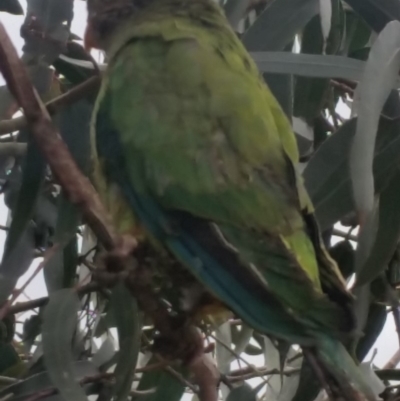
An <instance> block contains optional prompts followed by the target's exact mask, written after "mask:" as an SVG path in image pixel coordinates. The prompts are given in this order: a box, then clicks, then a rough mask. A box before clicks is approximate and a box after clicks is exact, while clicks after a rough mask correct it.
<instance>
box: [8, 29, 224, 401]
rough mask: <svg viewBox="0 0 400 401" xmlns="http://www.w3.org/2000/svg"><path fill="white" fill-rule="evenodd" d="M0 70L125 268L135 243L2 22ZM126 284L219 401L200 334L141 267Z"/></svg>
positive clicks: (209, 399) (210, 399) (41, 144)
mask: <svg viewBox="0 0 400 401" xmlns="http://www.w3.org/2000/svg"><path fill="white" fill-rule="evenodd" d="M0 70H1V72H2V73H3V76H4V79H5V81H6V82H7V85H8V88H9V90H10V91H11V93H12V94H13V95H14V97H15V99H16V100H17V102H18V103H19V105H20V106H21V107H22V109H23V111H24V114H25V119H26V123H27V124H28V126H29V131H30V132H31V134H32V135H33V137H34V139H35V141H36V143H37V145H38V148H39V149H40V151H41V152H42V154H43V155H44V157H45V158H46V160H47V162H48V164H49V165H50V168H51V169H52V172H53V175H54V176H55V178H56V180H57V181H58V182H59V183H60V185H61V186H62V187H63V189H64V191H65V192H66V194H67V195H68V198H69V200H70V201H71V202H72V203H73V204H75V205H76V206H77V207H79V209H80V210H81V212H82V214H83V216H84V218H85V220H86V222H87V223H88V225H89V226H90V228H91V229H92V230H93V232H94V233H95V234H96V236H97V237H98V239H99V240H100V242H102V244H103V245H104V247H105V248H106V249H107V250H108V251H111V252H112V254H113V256H114V260H117V261H119V262H120V263H121V265H122V266H127V263H126V261H127V260H129V259H128V258H129V256H130V255H131V254H132V252H133V250H134V247H135V244H136V241H135V239H134V238H133V237H121V236H120V235H118V234H117V232H116V231H115V229H114V227H113V225H112V222H111V218H110V217H109V215H108V213H107V211H106V210H105V208H104V206H103V205H102V203H101V201H100V198H99V196H98V194H97V193H96V191H95V189H94V188H93V186H92V184H91V183H90V182H89V180H88V179H87V178H86V177H84V176H83V175H82V173H81V172H80V171H79V169H78V167H77V166H76V163H75V162H74V160H73V158H72V156H71V155H70V153H69V151H68V148H67V146H66V145H65V143H64V142H63V140H62V139H61V137H60V135H59V133H58V132H57V130H56V128H55V127H54V126H53V125H52V122H51V118H50V115H49V113H48V111H47V110H46V108H45V107H44V105H43V103H42V102H41V100H40V98H39V97H38V95H37V93H36V92H35V90H34V88H33V86H32V84H31V82H30V81H29V78H28V75H27V73H26V70H25V67H24V66H23V64H22V63H21V61H20V59H19V58H18V55H17V52H16V50H15V48H14V46H13V45H12V43H11V41H10V39H9V37H8V35H7V33H6V31H5V29H4V26H3V25H2V24H1V23H0ZM127 284H128V286H129V288H130V289H131V290H132V292H133V294H134V296H135V297H136V298H137V300H138V302H139V304H140V306H141V308H142V309H143V311H144V312H145V313H147V314H148V315H150V316H151V317H152V319H153V321H154V325H155V327H156V328H157V330H159V331H160V333H161V334H162V335H164V336H165V337H166V338H167V339H168V340H170V341H172V343H173V344H174V346H175V347H177V348H179V349H180V350H181V351H184V352H181V354H180V357H181V358H182V359H183V360H185V361H186V364H187V366H188V367H189V368H190V369H191V371H192V373H193V375H194V378H195V381H196V383H197V384H198V385H199V387H200V388H199V399H200V400H201V401H217V400H218V390H217V384H218V380H219V372H218V371H217V369H216V367H215V365H213V364H210V362H209V360H208V359H207V355H205V354H204V348H203V338H202V337H201V335H200V333H198V331H197V330H196V329H195V328H194V327H191V326H189V327H188V326H185V327H183V328H182V330H179V331H178V330H177V329H176V327H174V324H173V322H172V320H171V317H170V315H169V312H168V310H167V308H166V307H165V305H164V304H163V303H162V302H161V300H160V299H159V298H158V297H157V294H155V293H154V286H153V285H152V283H151V280H150V279H149V278H148V277H147V275H146V271H145V269H141V268H140V266H139V267H138V268H137V269H135V271H133V272H130V274H129V275H128V278H127Z"/></svg>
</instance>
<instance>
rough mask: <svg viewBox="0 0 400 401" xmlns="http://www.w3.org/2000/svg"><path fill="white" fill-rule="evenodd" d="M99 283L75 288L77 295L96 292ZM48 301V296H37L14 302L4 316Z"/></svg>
mask: <svg viewBox="0 0 400 401" xmlns="http://www.w3.org/2000/svg"><path fill="white" fill-rule="evenodd" d="M99 289H100V285H99V284H98V283H95V282H93V283H89V284H87V285H85V286H83V287H81V288H79V289H78V290H77V293H78V295H84V294H88V293H90V292H96V291H99ZM48 302H49V297H42V298H37V299H33V300H32V301H28V302H21V303H18V304H15V305H13V306H10V307H9V308H8V310H7V313H6V316H9V315H15V314H17V313H21V312H27V311H30V310H32V309H36V308H40V307H42V306H45V305H46V304H47V303H48Z"/></svg>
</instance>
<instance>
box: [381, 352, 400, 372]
mask: <svg viewBox="0 0 400 401" xmlns="http://www.w3.org/2000/svg"><path fill="white" fill-rule="evenodd" d="M399 362H400V349H398V350H397V351H396V352H395V353H394V354H393V355H392V357H391V358H390V359H389V360H388V361H387V362H386V363H385V365H384V366H383V368H382V369H394V368H395V367H396V366H397V365H398V364H399Z"/></svg>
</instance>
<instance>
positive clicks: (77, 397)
mask: <svg viewBox="0 0 400 401" xmlns="http://www.w3.org/2000/svg"><path fill="white" fill-rule="evenodd" d="M79 307H80V302H79V298H78V296H77V295H76V293H75V292H74V291H73V290H72V289H63V290H60V291H57V292H54V293H53V294H51V295H50V300H49V303H48V305H47V306H46V309H45V310H44V314H43V326H42V336H43V354H44V361H45V364H46V368H47V372H48V374H49V376H50V378H51V381H52V383H53V385H54V386H55V387H56V388H57V389H58V391H59V392H60V394H61V395H62V397H63V398H64V400H65V401H87V398H86V395H85V392H84V391H83V389H82V388H81V386H80V385H79V384H78V383H77V381H76V373H75V371H74V364H73V358H72V348H71V347H72V340H73V336H74V333H75V330H76V327H77V312H78V310H79Z"/></svg>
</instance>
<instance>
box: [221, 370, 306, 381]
mask: <svg viewBox="0 0 400 401" xmlns="http://www.w3.org/2000/svg"><path fill="white" fill-rule="evenodd" d="M299 373H300V369H295V368H293V369H288V370H284V371H282V370H280V369H267V368H259V369H258V371H256V372H255V371H254V369H252V368H251V367H246V368H243V369H237V370H234V371H232V372H229V373H227V374H226V375H225V378H226V380H227V381H228V382H229V383H236V382H242V381H244V380H249V379H253V378H254V377H264V376H272V375H282V376H292V375H295V374H299Z"/></svg>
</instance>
